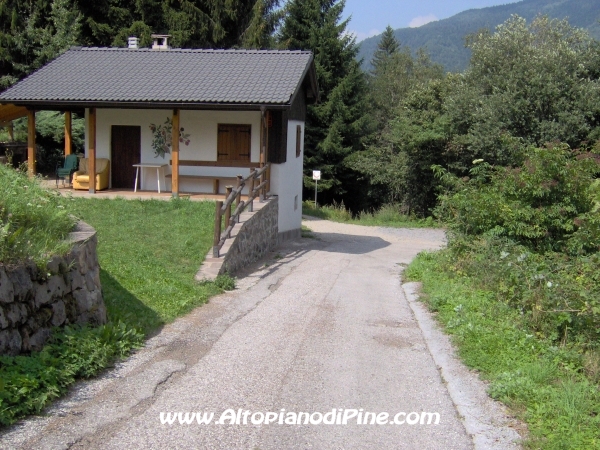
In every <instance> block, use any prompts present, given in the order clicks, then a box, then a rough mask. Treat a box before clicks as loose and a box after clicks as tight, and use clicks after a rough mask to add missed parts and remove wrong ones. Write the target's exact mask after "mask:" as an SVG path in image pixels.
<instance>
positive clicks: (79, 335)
mask: <svg viewBox="0 0 600 450" xmlns="http://www.w3.org/2000/svg"><path fill="white" fill-rule="evenodd" d="M28 189H29V187H28ZM36 189H37V188H36ZM35 192H37V191H35ZM40 192H41V191H40ZM48 195H49V194H48ZM38 197H39V195H38ZM36 198H37V197H36ZM53 200H54V197H52V196H50V200H48V201H45V202H44V207H43V208H35V210H34V211H35V212H36V213H38V214H39V212H40V211H42V212H43V211H44V208H46V209H47V208H49V207H50V206H52V205H50V206H48V205H46V203H49V202H50V201H53ZM60 202H61V203H62V204H61V205H59V206H60V209H59V211H66V212H69V213H71V214H73V215H75V216H77V217H78V218H80V219H82V220H84V221H85V222H87V223H89V224H90V225H92V226H93V227H94V228H95V229H96V231H97V232H98V258H99V260H100V266H101V272H100V278H101V281H102V290H103V294H104V301H105V303H106V307H107V310H108V318H109V323H108V324H107V325H104V326H101V327H97V328H89V327H83V328H81V327H66V328H65V329H63V330H60V331H59V330H56V331H55V332H54V334H53V338H52V339H51V341H50V342H49V343H48V344H47V345H46V346H45V347H44V349H43V350H42V351H41V352H39V353H32V354H31V355H23V356H17V357H11V356H0V424H2V425H9V424H11V423H14V422H15V421H16V420H18V419H19V418H21V417H24V416H26V415H28V414H32V413H38V412H40V411H41V410H42V409H43V408H44V407H45V406H46V405H47V404H48V403H49V402H51V401H52V400H54V399H55V398H58V397H60V396H61V395H62V394H63V393H65V392H66V391H67V389H68V387H69V385H70V384H72V383H73V382H74V381H76V380H77V379H79V378H89V377H92V376H94V375H96V374H97V373H98V372H100V371H101V370H103V369H104V368H106V367H109V366H110V365H111V364H112V363H113V362H114V361H115V360H116V359H118V358H123V357H125V356H127V355H128V354H129V352H130V351H131V349H132V348H136V347H139V346H140V345H142V343H143V338H144V335H146V336H147V335H148V334H149V333H151V332H152V331H155V330H156V329H157V328H159V327H160V326H161V325H162V324H164V323H167V322H170V321H172V320H174V319H175V318H176V317H178V316H180V315H182V314H185V313H186V312H188V311H190V310H191V309H192V308H194V307H195V306H198V305H201V304H203V303H205V302H206V301H207V300H208V298H209V297H211V296H213V295H216V294H219V293H221V292H222V291H223V289H228V288H232V287H233V280H232V279H231V278H229V277H221V278H217V280H216V281H215V282H207V283H202V284H199V283H197V282H195V281H194V275H195V274H196V271H197V270H198V268H199V267H200V265H201V263H202V261H203V260H204V257H205V256H206V254H207V252H208V250H209V248H210V246H211V244H212V235H213V226H214V225H213V223H214V208H215V206H214V203H213V202H191V201H189V200H176V201H174V200H171V201H158V200H149V201H140V200H124V199H117V200H109V199H82V198H78V199H74V198H71V199H69V198H63V199H61V200H60ZM53 206H54V208H55V209H56V208H57V207H56V205H53ZM68 223H72V221H71V219H69V220H68ZM40 228H42V229H43V230H45V228H44V227H40ZM46 228H47V226H46Z"/></svg>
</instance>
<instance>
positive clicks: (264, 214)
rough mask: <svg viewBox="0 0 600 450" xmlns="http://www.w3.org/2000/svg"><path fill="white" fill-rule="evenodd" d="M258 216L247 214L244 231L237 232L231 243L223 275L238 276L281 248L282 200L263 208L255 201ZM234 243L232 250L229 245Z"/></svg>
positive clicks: (243, 215)
mask: <svg viewBox="0 0 600 450" xmlns="http://www.w3.org/2000/svg"><path fill="white" fill-rule="evenodd" d="M255 205H256V206H260V207H261V208H260V210H257V209H258V208H257V207H256V206H255V212H253V213H243V214H242V215H241V217H240V221H241V222H242V223H241V224H240V227H239V228H238V227H237V226H236V227H235V228H234V231H233V233H232V236H231V239H228V240H227V241H228V242H227V243H226V246H227V247H228V248H226V247H224V248H223V249H222V251H223V253H225V252H226V254H225V257H224V260H223V266H222V267H221V270H220V271H219V272H220V273H225V272H227V273H231V274H233V273H235V272H236V271H237V270H239V269H241V268H242V267H245V266H247V265H248V264H251V263H253V262H255V261H257V260H258V259H260V258H261V257H263V256H264V255H266V254H267V253H268V252H270V251H271V250H273V249H274V248H275V247H276V246H277V237H278V214H279V200H278V198H277V197H276V196H273V197H271V198H270V199H269V200H268V201H267V202H266V203H264V204H262V205H259V204H258V202H256V201H255ZM229 243H231V244H230V245H231V246H230V247H229V245H227V244H229Z"/></svg>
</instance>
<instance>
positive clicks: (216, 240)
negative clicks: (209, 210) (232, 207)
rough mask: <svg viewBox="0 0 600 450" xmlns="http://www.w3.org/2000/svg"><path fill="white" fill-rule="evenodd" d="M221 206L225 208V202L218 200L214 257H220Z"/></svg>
mask: <svg viewBox="0 0 600 450" xmlns="http://www.w3.org/2000/svg"><path fill="white" fill-rule="evenodd" d="M221 208H223V202H222V201H218V202H217V206H216V210H215V235H214V239H213V258H218V257H219V241H220V240H221Z"/></svg>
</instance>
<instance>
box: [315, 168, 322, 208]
mask: <svg viewBox="0 0 600 450" xmlns="http://www.w3.org/2000/svg"><path fill="white" fill-rule="evenodd" d="M320 179H321V171H320V170H313V180H315V209H316V208H317V192H318V190H317V188H318V185H319V180H320Z"/></svg>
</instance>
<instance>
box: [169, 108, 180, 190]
mask: <svg viewBox="0 0 600 450" xmlns="http://www.w3.org/2000/svg"><path fill="white" fill-rule="evenodd" d="M179 116H180V114H179V109H177V108H175V109H174V110H173V129H172V131H171V139H172V141H171V157H172V161H173V172H172V179H171V194H172V195H173V197H178V196H179Z"/></svg>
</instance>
